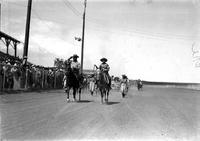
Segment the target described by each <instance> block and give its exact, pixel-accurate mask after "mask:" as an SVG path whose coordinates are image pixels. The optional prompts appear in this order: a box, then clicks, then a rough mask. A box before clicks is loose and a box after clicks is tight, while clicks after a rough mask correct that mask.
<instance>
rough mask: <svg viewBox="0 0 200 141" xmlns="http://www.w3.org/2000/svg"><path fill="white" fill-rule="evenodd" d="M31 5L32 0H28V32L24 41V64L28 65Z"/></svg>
mask: <svg viewBox="0 0 200 141" xmlns="http://www.w3.org/2000/svg"><path fill="white" fill-rule="evenodd" d="M31 6H32V0H28V7H27V18H26V32H25V42H24V53H23V61H24V62H23V63H24V64H23V65H25V66H26V64H27V59H28V43H29V31H30V20H31Z"/></svg>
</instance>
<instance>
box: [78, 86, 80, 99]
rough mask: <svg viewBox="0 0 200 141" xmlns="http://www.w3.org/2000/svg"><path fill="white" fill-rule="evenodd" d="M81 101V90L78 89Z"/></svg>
mask: <svg viewBox="0 0 200 141" xmlns="http://www.w3.org/2000/svg"><path fill="white" fill-rule="evenodd" d="M78 95H79V101H81V88H79V89H78Z"/></svg>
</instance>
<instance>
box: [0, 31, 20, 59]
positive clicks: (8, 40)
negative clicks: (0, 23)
mask: <svg viewBox="0 0 200 141" xmlns="http://www.w3.org/2000/svg"><path fill="white" fill-rule="evenodd" d="M0 40H1V41H2V42H3V43H4V44H5V46H6V54H7V55H9V48H10V47H13V49H14V57H17V45H18V44H19V43H21V42H20V41H19V40H17V39H15V38H13V37H11V36H10V35H8V34H6V33H4V32H2V31H0Z"/></svg>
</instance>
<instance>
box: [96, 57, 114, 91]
mask: <svg viewBox="0 0 200 141" xmlns="http://www.w3.org/2000/svg"><path fill="white" fill-rule="evenodd" d="M100 61H101V62H102V63H101V65H100V66H99V69H100V71H101V72H102V73H103V75H104V77H105V80H106V82H107V84H109V87H110V89H111V77H110V75H109V73H108V72H109V70H110V67H109V65H108V64H107V63H106V62H107V61H108V60H107V59H106V58H101V59H100Z"/></svg>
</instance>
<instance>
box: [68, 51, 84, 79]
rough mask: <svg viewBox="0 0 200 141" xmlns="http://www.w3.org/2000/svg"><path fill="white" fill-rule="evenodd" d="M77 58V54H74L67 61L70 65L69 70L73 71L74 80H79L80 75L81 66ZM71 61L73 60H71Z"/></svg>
mask: <svg viewBox="0 0 200 141" xmlns="http://www.w3.org/2000/svg"><path fill="white" fill-rule="evenodd" d="M77 58H79V56H78V55H77V54H74V55H73V56H71V57H70V58H69V59H68V61H69V62H70V64H71V69H72V71H73V73H74V74H75V76H76V78H77V79H78V78H79V75H80V73H81V72H80V71H81V64H80V63H79V62H78V60H77ZM71 59H73V60H71Z"/></svg>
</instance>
